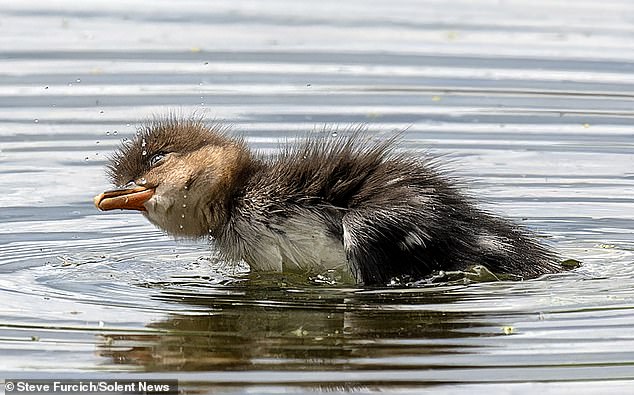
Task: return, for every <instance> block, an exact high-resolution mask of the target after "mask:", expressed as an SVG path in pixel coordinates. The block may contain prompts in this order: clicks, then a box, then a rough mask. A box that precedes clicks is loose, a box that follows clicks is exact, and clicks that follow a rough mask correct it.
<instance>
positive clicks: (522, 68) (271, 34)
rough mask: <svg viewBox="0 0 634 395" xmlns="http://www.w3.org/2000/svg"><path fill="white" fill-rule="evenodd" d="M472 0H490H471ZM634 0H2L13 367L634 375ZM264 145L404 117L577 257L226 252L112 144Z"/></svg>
mask: <svg viewBox="0 0 634 395" xmlns="http://www.w3.org/2000/svg"><path fill="white" fill-rule="evenodd" d="M476 3H477V4H476ZM632 15H634V4H632V3H631V2H628V1H617V0H615V1H601V2H596V1H570V2H567V1H551V0H549V1H528V0H527V1H479V2H471V1H467V0H463V1H461V0H458V1H453V2H450V3H447V2H443V1H426V2H417V1H396V2H393V1H390V2H384V3H374V2H372V3H369V2H365V1H345V2H342V1H320V2H319V3H315V4H312V5H309V4H303V3H299V2H295V1H272V2H271V1H269V2H260V3H254V2H246V1H245V2H233V1H224V2H215V3H213V4H212V3H207V2H195V1H185V2H150V1H147V2H135V3H134V5H132V4H128V2H123V1H108V2H84V3H79V4H78V3H77V2H71V1H67V0H66V1H59V2H54V3H53V2H41V3H38V2H28V3H27V2H24V3H22V2H12V3H9V2H4V3H3V4H2V5H1V6H0V31H1V32H2V34H0V186H1V187H2V193H0V376H1V377H0V379H5V378H13V377H26V378H44V377H53V378H86V377H93V378H94V377H105V378H126V377H143V378H164V379H179V380H180V382H181V387H182V388H183V389H184V390H185V391H186V392H187V393H228V394H234V393H235V394H244V393H249V394H253V393H271V394H277V393H313V392H320V391H327V392H332V393H339V392H354V393H374V392H383V393H402V394H420V393H426V392H430V393H432V392H433V393H434V394H436V393H438V394H443V393H445V394H479V393H486V394H494V393H514V394H533V393H537V392H540V393H546V394H548V393H575V394H595V393H610V394H620V393H631V392H632V388H634V130H633V127H632V124H633V123H634V119H633V118H634V44H633V43H634V40H633V35H634V18H633V17H632ZM170 111H172V112H176V113H179V114H183V115H185V116H188V115H190V114H193V113H196V114H202V115H204V116H205V117H206V118H207V119H209V120H213V119H218V120H224V121H226V122H229V123H231V124H232V125H233V128H234V130H235V131H236V133H237V134H241V135H244V136H245V137H246V139H247V141H248V142H249V144H250V145H251V146H252V147H253V148H254V149H259V150H262V151H271V152H272V151H274V150H276V149H278V148H279V146H280V144H279V142H280V141H283V140H285V139H292V138H294V137H295V136H298V135H302V134H304V133H305V132H306V131H310V130H313V129H315V128H322V127H323V126H324V125H344V126H345V125H351V124H359V123H363V124H367V128H368V131H367V133H372V134H376V135H377V136H381V134H380V133H386V132H390V131H392V130H403V129H405V130H406V133H405V134H404V139H403V142H402V147H403V148H404V149H409V150H413V151H417V152H420V154H421V155H423V154H424V153H425V152H431V153H433V154H439V155H443V156H446V157H447V160H448V161H449V162H450V163H451V165H450V166H451V168H453V173H454V174H455V175H457V176H460V177H462V178H464V179H465V180H466V181H467V182H468V184H469V185H470V191H471V192H472V193H473V194H474V195H476V196H479V197H480V198H481V199H482V201H483V206H485V207H487V208H489V209H491V210H493V211H495V212H498V213H500V214H502V215H505V216H507V217H511V218H513V219H515V220H516V221H518V222H522V223H523V224H524V225H525V226H527V227H529V228H531V229H533V230H534V231H535V232H537V233H539V234H540V235H542V236H543V237H544V241H545V242H546V243H548V244H550V245H551V246H552V248H554V249H556V250H557V251H559V252H560V254H561V255H562V257H564V258H574V259H577V260H580V261H582V262H583V265H582V266H581V267H580V268H577V269H575V270H573V271H570V272H567V273H565V274H561V275H552V276H547V277H544V278H540V279H537V280H531V281H524V282H490V283H472V284H464V283H460V284H434V285H430V286H425V287H417V288H415V287H385V288H359V287H350V286H343V285H341V286H337V285H328V284H318V283H316V282H314V281H312V282H311V281H309V280H308V279H302V278H299V279H298V278H289V277H287V276H282V275H279V276H263V275H257V274H251V273H248V271H247V270H246V269H245V268H244V267H238V268H233V267H228V266H227V265H223V264H222V262H219V260H218V259H217V258H216V257H215V255H214V253H213V249H212V247H210V246H208V245H207V243H205V242H204V241H201V242H195V241H182V240H181V241H175V240H173V239H171V238H169V237H167V236H165V235H163V234H162V233H161V232H160V231H159V230H157V229H155V228H154V227H153V226H152V225H150V224H149V223H148V222H147V221H145V220H144V218H143V217H142V216H141V215H138V214H134V213H123V212H112V213H100V212H98V211H97V210H96V209H95V208H94V207H93V205H92V197H93V196H94V195H96V194H97V193H99V192H101V191H102V190H104V189H105V188H107V187H108V184H107V180H106V178H105V175H104V171H103V168H104V164H105V160H106V157H107V155H108V153H110V152H111V151H112V150H113V149H114V148H115V147H116V146H117V145H118V144H119V143H120V142H121V140H122V139H124V138H131V137H132V136H133V135H134V132H135V129H136V127H138V125H139V122H140V121H142V120H143V119H148V118H149V117H152V116H153V115H157V114H158V115H160V114H167V113H168V112H170Z"/></svg>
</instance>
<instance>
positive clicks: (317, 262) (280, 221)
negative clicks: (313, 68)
mask: <svg viewBox="0 0 634 395" xmlns="http://www.w3.org/2000/svg"><path fill="white" fill-rule="evenodd" d="M225 131H226V129H225V128H224V127H222V126H219V125H212V126H206V125H204V124H203V123H202V122H200V121H179V120H176V119H169V120H166V121H156V122H153V123H150V124H149V125H148V126H146V127H145V128H143V129H141V130H140V133H139V134H138V136H137V138H136V139H135V140H134V141H133V142H132V143H131V144H130V145H127V146H124V147H122V148H121V149H120V150H119V152H118V153H116V154H115V155H114V157H113V159H112V161H111V163H110V165H109V167H108V169H109V170H108V171H109V174H110V176H111V179H112V181H113V182H114V183H115V184H116V185H125V184H129V183H132V184H130V185H129V186H128V187H126V188H124V189H119V190H116V191H112V192H106V193H104V194H102V195H100V196H99V197H97V198H96V200H95V202H96V204H97V206H98V207H100V208H102V209H111V208H124V209H125V208H130V209H137V210H141V211H143V212H144V215H146V216H147V217H148V219H149V220H150V221H151V222H153V223H155V224H156V225H157V226H159V227H161V228H163V229H164V230H166V231H167V232H168V233H170V234H174V235H177V236H187V237H202V236H207V235H208V234H210V235H211V236H213V237H214V238H215V239H216V245H217V247H218V248H219V250H220V251H221V252H222V253H223V254H224V255H225V257H226V258H227V259H232V260H238V259H244V260H245V261H246V262H247V263H249V264H250V265H251V267H252V269H254V270H275V271H282V270H308V271H323V270H327V269H339V270H343V271H344V272H346V273H348V274H350V275H351V276H352V277H353V278H354V279H355V280H356V281H357V282H359V283H363V284H386V283H388V282H389V281H390V280H391V279H392V278H394V277H406V278H410V279H420V278H423V277H425V276H428V275H430V274H432V273H434V272H437V271H440V270H464V269H467V268H468V267H469V266H471V265H484V266H486V267H487V268H488V269H489V270H491V271H492V272H494V273H509V274H515V275H519V276H522V277H524V278H530V277H536V276H539V275H541V274H544V273H551V272H556V271H558V270H559V266H558V265H557V264H556V263H555V259H554V255H553V254H552V253H550V252H549V251H548V250H546V249H545V248H544V247H543V246H542V245H540V244H539V243H538V242H537V241H536V240H535V238H534V236H533V235H532V234H530V233H529V232H528V231H526V230H524V229H522V228H520V227H519V226H517V225H515V224H513V223H511V222H509V221H507V220H504V219H501V218H499V217H496V216H493V215H491V214H489V213H487V212H485V211H483V210H481V209H479V208H477V207H476V205H475V204H474V203H473V202H472V200H471V199H470V198H468V197H466V196H465V195H464V194H463V193H461V192H460V191H459V190H458V188H457V187H456V186H455V183H454V182H453V181H452V180H451V179H450V178H449V177H448V176H447V175H445V174H443V172H441V171H439V170H438V169H437V166H435V165H434V164H433V162H432V161H430V160H428V159H424V158H416V157H414V156H412V155H411V154H409V153H397V152H395V151H394V147H395V139H388V140H386V141H381V142H373V141H371V140H369V139H367V138H365V137H363V134H362V133H359V132H356V133H350V134H349V136H347V137H331V136H328V137H311V138H308V139H307V140H306V141H304V142H302V143H298V144H293V145H289V146H287V147H285V148H284V149H283V150H282V151H281V152H280V153H279V154H278V155H275V156H273V157H263V156H260V155H256V154H253V153H251V152H250V151H249V150H248V148H247V147H246V146H245V144H244V143H243V142H242V141H241V140H235V139H231V138H229V137H228V136H227V135H226V133H225Z"/></svg>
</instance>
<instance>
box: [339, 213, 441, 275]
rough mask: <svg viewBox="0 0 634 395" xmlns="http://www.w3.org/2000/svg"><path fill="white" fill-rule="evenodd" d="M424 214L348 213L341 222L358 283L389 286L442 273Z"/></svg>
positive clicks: (345, 243)
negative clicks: (404, 278)
mask: <svg viewBox="0 0 634 395" xmlns="http://www.w3.org/2000/svg"><path fill="white" fill-rule="evenodd" d="M419 216H421V214H419V213H417V212H416V211H412V210H411V208H408V207H407V206H402V207H399V206H392V207H384V208H372V207H368V208H363V209H353V210H349V211H348V212H347V213H346V214H345V215H344V216H343V219H342V222H343V246H344V250H345V252H346V258H347V259H348V262H349V264H350V266H351V269H352V272H353V274H354V275H355V277H356V279H357V281H358V282H359V283H363V284H366V285H370V284H387V283H388V282H389V281H390V279H392V278H393V277H398V276H403V275H410V276H413V277H420V276H423V275H425V274H428V273H431V272H432V271H433V270H437V269H439V262H438V261H437V259H436V258H435V257H434V255H433V252H434V250H435V249H436V248H435V246H432V241H431V237H430V235H429V234H428V230H427V229H426V228H425V226H424V225H423V224H424V223H425V219H424V218H418V217H419Z"/></svg>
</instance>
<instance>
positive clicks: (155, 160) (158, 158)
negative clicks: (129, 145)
mask: <svg viewBox="0 0 634 395" xmlns="http://www.w3.org/2000/svg"><path fill="white" fill-rule="evenodd" d="M164 158H165V153H164V152H159V153H157V154H154V155H152V157H151V158H150V167H154V166H156V165H158V164H159V162H161V161H162V160H163V159H164Z"/></svg>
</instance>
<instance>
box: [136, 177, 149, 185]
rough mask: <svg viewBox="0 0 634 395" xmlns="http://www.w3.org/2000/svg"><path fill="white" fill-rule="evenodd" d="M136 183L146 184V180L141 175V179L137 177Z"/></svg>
mask: <svg viewBox="0 0 634 395" xmlns="http://www.w3.org/2000/svg"><path fill="white" fill-rule="evenodd" d="M138 184H139V185H145V184H147V180H146V179H145V178H143V177H142V178H141V179H139V182H138Z"/></svg>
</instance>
